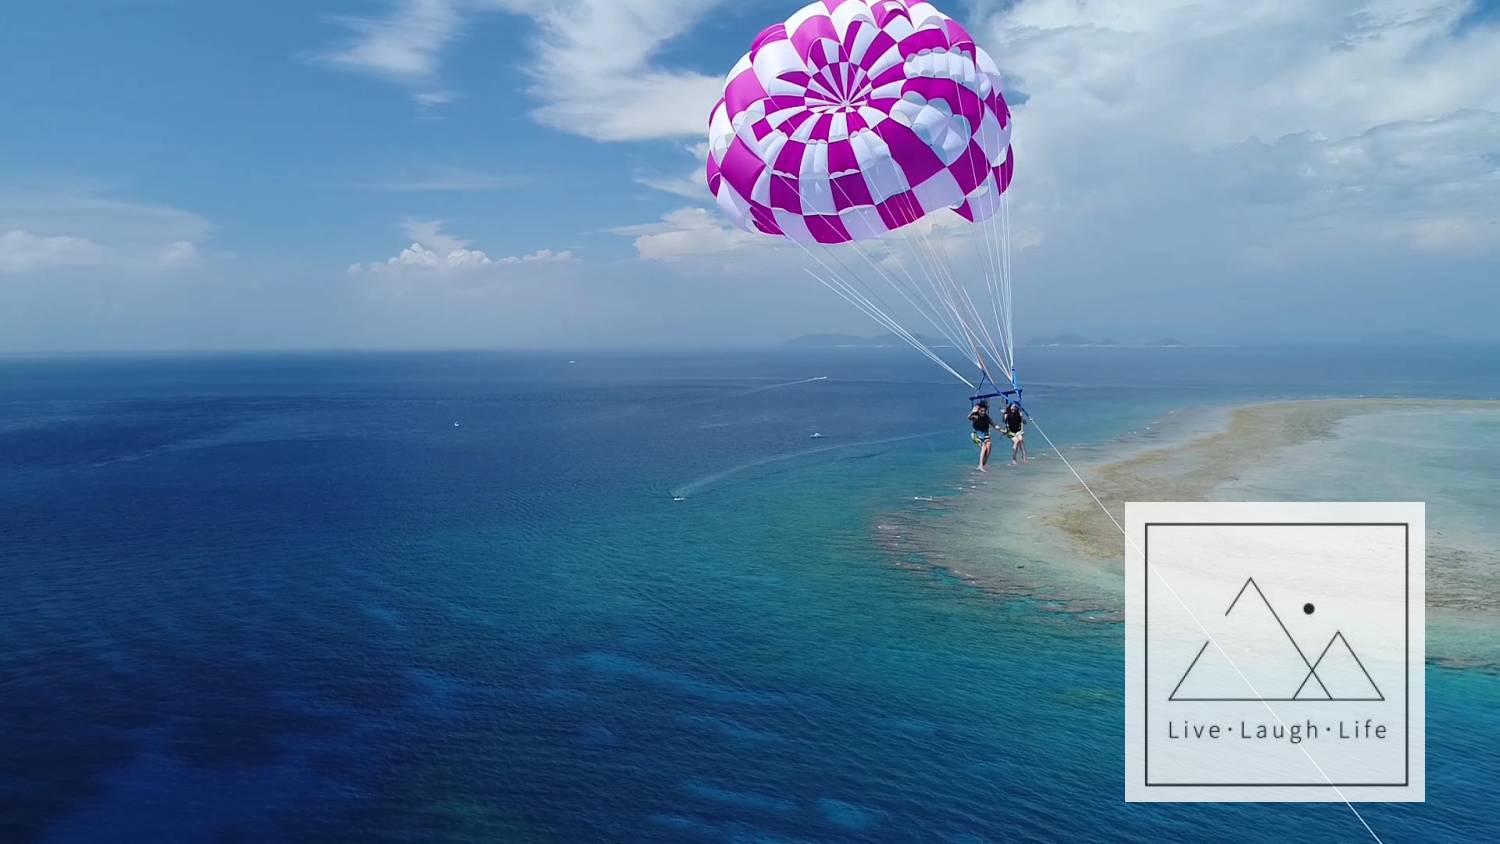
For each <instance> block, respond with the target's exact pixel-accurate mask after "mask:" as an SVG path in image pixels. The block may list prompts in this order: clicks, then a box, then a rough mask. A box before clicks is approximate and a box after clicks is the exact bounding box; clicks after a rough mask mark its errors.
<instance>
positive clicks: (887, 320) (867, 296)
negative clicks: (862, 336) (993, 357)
mask: <svg viewBox="0 0 1500 844" xmlns="http://www.w3.org/2000/svg"><path fill="white" fill-rule="evenodd" d="M771 174H772V176H773V177H776V178H780V179H781V180H782V182H783V183H785V184H788V185H790V186H791V187H792V189H793V190H794V191H796V193H797V196H798V199H799V200H800V201H801V202H802V203H803V204H804V205H807V204H809V203H808V202H807V197H806V195H805V194H804V193H803V191H802V188H801V185H800V184H798V183H793V182H792V181H791V180H790V179H788V178H787V177H786V176H783V175H781V174H780V173H777V172H775V170H774V169H773V170H772V171H771ZM830 186H831V187H835V188H837V185H836V183H833V182H832V181H830ZM839 190H842V189H841V188H839ZM845 199H846V200H847V199H848V196H847V195H845ZM787 239H788V240H792V241H795V242H797V244H798V245H799V246H802V248H803V251H804V252H807V254H809V255H812V252H811V250H808V249H807V248H806V246H805V245H804V244H802V243H801V241H798V240H797V239H796V238H792V237H789V238H787ZM849 243H850V245H851V246H853V247H854V251H855V252H856V253H857V254H859V256H860V257H861V258H862V259H864V261H865V263H866V264H868V265H869V266H870V268H871V269H872V270H874V271H875V273H877V274H878V275H880V276H881V278H883V279H884V280H885V282H886V283H887V284H889V285H891V287H892V288H893V289H895V290H896V292H897V293H900V294H901V296H902V298H903V299H905V300H906V301H907V303H908V304H910V305H911V306H912V307H913V308H915V309H916V310H917V311H918V313H921V314H922V316H923V317H924V318H926V319H927V321H928V322H930V323H933V327H934V328H938V330H939V332H940V333H944V334H945V336H946V332H944V331H943V330H942V328H941V327H940V326H938V325H937V324H936V322H934V320H933V319H932V317H931V316H929V315H928V314H927V313H925V312H923V311H922V309H921V308H920V307H918V306H917V305H916V303H915V302H913V301H912V299H911V297H910V296H908V295H907V294H906V292H905V291H904V290H902V288H901V285H900V284H899V283H897V281H896V280H895V279H894V278H892V277H891V276H890V275H889V274H887V273H886V272H885V271H884V270H882V269H881V268H880V266H879V264H878V263H876V261H875V260H874V259H873V258H872V257H871V256H870V255H869V254H868V253H867V252H866V251H865V250H864V249H863V248H862V247H861V246H860V244H859V241H857V240H851V241H849ZM819 245H820V246H822V247H823V251H824V252H825V253H827V254H828V256H829V258H830V259H831V260H833V261H834V262H836V263H837V264H838V265H839V266H840V267H842V268H843V270H844V272H845V274H846V275H847V276H848V278H843V277H839V278H838V281H839V282H840V283H841V284H842V285H843V287H844V288H845V289H846V290H847V291H848V292H849V293H851V294H855V295H858V296H859V298H861V299H862V300H864V304H865V306H866V307H869V308H872V309H874V310H875V311H877V312H879V313H880V314H881V317H882V319H877V322H880V323H881V324H882V325H886V326H887V327H888V328H889V327H892V326H894V327H895V328H896V329H899V330H897V331H896V332H895V333H897V334H898V336H901V337H902V339H903V340H906V341H907V342H908V343H915V342H918V340H917V337H916V336H915V335H914V334H912V333H911V332H910V331H908V330H907V329H905V328H904V327H902V326H901V325H900V323H899V322H897V320H896V319H895V318H894V317H892V316H891V315H890V314H889V313H888V312H887V311H888V310H889V307H890V306H889V305H887V304H886V303H885V302H884V300H883V299H881V297H880V295H879V294H878V293H876V292H875V290H874V289H873V287H872V285H870V284H869V283H868V282H866V281H865V280H863V279H861V278H860V276H859V274H858V273H855V272H853V271H852V270H850V269H849V266H848V265H847V264H845V263H844V261H843V260H842V259H840V258H839V257H838V256H837V254H836V253H834V251H833V250H832V249H830V248H829V247H828V246H827V245H826V244H822V243H820V244H819ZM818 263H819V265H821V266H822V267H823V269H824V270H825V271H827V272H828V273H829V274H831V275H834V276H837V273H835V272H834V270H833V269H832V268H831V267H829V266H828V265H827V264H826V263H824V262H823V261H821V260H820V261H818ZM903 271H904V268H903ZM908 277H910V274H909V273H908ZM850 279H853V280H854V281H859V282H860V283H861V287H863V288H864V290H863V291H860V290H858V289H856V288H855V286H854V284H853V283H852V282H851V281H850ZM825 286H827V283H826V282H825ZM913 289H914V290H917V289H919V288H917V287H916V285H915V282H913ZM846 298H847V297H846ZM872 299H873V300H874V301H871V300H872ZM877 303H878V304H877ZM933 310H934V312H936V309H933ZM866 313H869V312H868V311H866ZM872 318H874V317H873V315H872ZM950 342H952V341H951V339H950ZM921 346H922V348H923V349H926V350H927V353H929V354H935V353H932V352H931V350H930V349H927V347H926V345H925V344H921Z"/></svg>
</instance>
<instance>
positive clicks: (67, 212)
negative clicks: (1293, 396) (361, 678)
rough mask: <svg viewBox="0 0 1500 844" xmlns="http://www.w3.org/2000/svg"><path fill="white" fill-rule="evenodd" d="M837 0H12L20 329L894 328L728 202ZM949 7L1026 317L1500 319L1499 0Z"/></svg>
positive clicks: (65, 339)
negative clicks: (751, 148) (758, 115)
mask: <svg viewBox="0 0 1500 844" xmlns="http://www.w3.org/2000/svg"><path fill="white" fill-rule="evenodd" d="M799 5H800V4H799V3H797V2H795V0H793V2H772V1H771V0H386V1H385V2H381V0H361V1H360V2H355V0H344V2H321V1H320V0H297V2H281V1H280V0H264V2H260V3H254V4H248V3H202V2H193V0H116V2H109V3H85V2H78V1H77V0H57V2H48V3H38V2H30V3H15V4H10V5H9V7H8V8H7V11H6V22H5V25H4V26H3V27H0V73H3V75H4V78H5V79H6V80H7V82H8V84H6V85H5V86H0V114H3V115H4V125H3V127H0V350H5V351H19V352H47V351H72V350H167V349H189V350H193V349H201V350H229V349H308V348H372V349H373V348H517V347H554V348H584V347H608V346H701V345H752V344H762V343H775V342H779V341H781V340H783V339H786V338H788V337H792V336H795V335H798V334H803V333H822V332H849V333H858V334H875V333H879V332H880V330H881V329H880V328H879V327H878V326H876V325H874V324H873V323H869V322H867V321H866V320H865V318H864V317H863V316H862V315H860V314H859V313H857V312H855V311H854V309H852V308H850V307H849V306H848V305H846V304H845V303H844V302H842V301H840V300H838V299H837V298H836V297H834V296H833V295H832V294H830V293H829V292H828V291H827V290H824V289H823V288H821V287H820V286H818V285H817V284H816V283H815V282H813V281H811V280H809V279H808V278H807V277H806V275H805V274H804V272H803V263H804V262H805V259H804V258H802V257H801V256H800V255H799V254H798V253H796V252H794V251H792V250H788V249H785V248H776V245H775V244H774V243H771V242H770V241H772V240H773V239H771V238H766V237H763V236H757V235H751V234H749V233H746V232H742V231H740V230H738V229H735V228H733V227H732V226H731V225H730V224H729V223H728V222H727V221H726V220H724V219H723V218H722V217H721V216H720V215H719V213H718V211H717V210H716V208H715V207H714V205H713V201H712V197H711V196H710V195H709V193H708V191H707V188H706V187H705V185H704V180H703V176H702V171H703V158H704V155H705V151H706V144H705V140H706V137H705V136H706V131H705V129H706V122H707V115H708V112H709V109H710V108H711V107H712V105H713V102H714V100H715V98H716V96H717V95H718V94H719V93H720V92H721V91H722V89H723V83H724V74H725V73H726V72H727V71H728V69H729V68H730V67H731V66H732V65H733V64H734V63H735V62H736V61H737V60H738V59H739V57H740V56H741V55H742V54H743V53H744V52H745V50H746V49H747V48H748V46H749V44H750V41H751V39H752V38H754V36H755V35H756V33H758V32H759V31H760V30H761V29H763V28H764V27H765V26H767V25H769V24H771V23H775V22H780V21H782V20H784V19H785V18H786V17H788V16H789V15H790V14H791V13H792V12H794V11H795V10H796V8H797V7H798V6H799ZM940 5H942V4H940ZM943 8H945V10H946V11H948V12H950V13H951V14H953V15H955V16H956V17H958V18H960V19H962V20H964V21H965V22H966V23H967V24H968V26H969V28H970V29H971V31H973V32H974V33H975V35H976V37H977V39H978V40H979V41H980V42H981V44H982V45H983V46H985V47H986V49H987V50H989V52H990V53H991V54H992V55H994V57H995V59H996V62H997V63H998V65H999V67H1000V69H1001V72H1002V74H1003V75H1004V78H1005V88H1004V90H1005V92H1006V95H1007V98H1008V99H1009V101H1010V102H1011V104H1012V107H1013V110H1014V120H1015V135H1014V139H1015V140H1014V143H1015V154H1016V161H1017V167H1016V176H1015V182H1014V183H1013V185H1012V188H1011V193H1010V197H1011V198H1010V203H1011V215H1012V240H1011V260H1012V266H1013V278H1014V282H1013V283H1014V288H1015V301H1014V321H1015V325H1016V333H1017V334H1018V335H1019V337H1020V338H1021V339H1022V340H1025V339H1026V338H1028V337H1039V336H1045V335H1052V334H1059V333H1074V334H1080V335H1084V336H1089V337H1105V336H1108V337H1111V338H1116V339H1120V340H1123V341H1127V342H1129V341H1140V340H1151V339H1155V338H1158V337H1162V336H1166V335H1170V336H1173V337H1176V338H1179V339H1182V340H1186V341H1189V342H1228V343H1258V342H1295V341H1298V340H1306V339H1317V340H1326V339H1332V340H1358V339H1362V338H1365V337H1368V336H1373V335H1378V334H1383V333H1399V332H1418V331H1426V332H1435V333H1439V334H1443V335H1447V336H1450V337H1454V338H1458V339H1465V340H1497V341H1500V321H1497V318H1496V317H1497V314H1500V284H1497V282H1500V0H1483V2H1479V1H1478V0H1367V1H1366V0H1346V1H1345V2H1333V0H1276V1H1275V2H1273V0H1195V2H1187V0H1152V2H1149V3H1148V2H1140V3H1132V2H1123V0H1117V1H1116V2H1083V0H1017V2H963V1H962V0H950V2H948V3H947V4H946V5H943ZM944 231H951V227H950V228H945V229H944ZM955 234H956V233H955ZM966 254H968V253H966ZM973 254H975V255H976V256H977V254H978V253H973ZM974 260H976V261H977V260H978V258H977V257H976V258H975V259H974ZM956 261H957V262H958V263H959V267H958V269H959V271H960V272H964V273H969V272H977V271H978V268H977V267H976V266H972V265H969V266H965V265H963V264H962V260H961V259H956Z"/></svg>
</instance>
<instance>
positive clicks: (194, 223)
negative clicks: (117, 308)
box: [0, 188, 213, 275]
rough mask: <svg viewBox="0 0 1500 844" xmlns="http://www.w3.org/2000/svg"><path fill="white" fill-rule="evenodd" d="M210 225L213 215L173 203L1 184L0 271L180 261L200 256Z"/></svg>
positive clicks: (143, 267)
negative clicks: (16, 188)
mask: <svg viewBox="0 0 1500 844" xmlns="http://www.w3.org/2000/svg"><path fill="white" fill-rule="evenodd" d="M212 231H213V226H212V225H211V224H210V223H209V222H208V221H207V220H204V219H203V218H202V217H199V216H197V215H196V214H192V213H190V212H186V211H181V210H178V209H175V208H168V207H165V206H159V205H148V204H144V203H136V202H126V201H121V200H114V199H108V198H105V197H103V196H99V195H97V194H93V193H70V192H57V191H39V190H15V189H4V188H0V274H10V275H16V274H20V273H26V272H32V271H38V270H56V269H110V270H115V271H125V272H130V271H150V270H161V269H170V268H175V267H182V266H185V265H187V264H191V263H193V262H194V261H196V260H197V259H198V258H199V249H198V246H199V244H200V243H202V242H203V241H205V240H206V239H207V237H208V235H209V234H210V233H211V232H212Z"/></svg>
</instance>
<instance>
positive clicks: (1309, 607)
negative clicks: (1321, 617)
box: [1302, 604, 1318, 615]
mask: <svg viewBox="0 0 1500 844" xmlns="http://www.w3.org/2000/svg"><path fill="white" fill-rule="evenodd" d="M1317 610H1318V608H1317V607H1315V606H1313V605H1312V604H1303V605H1302V611H1303V612H1305V613H1307V614H1308V615H1312V614H1313V613H1315V612H1317Z"/></svg>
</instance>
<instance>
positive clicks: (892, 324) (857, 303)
mask: <svg viewBox="0 0 1500 844" xmlns="http://www.w3.org/2000/svg"><path fill="white" fill-rule="evenodd" d="M804 248H805V247H804ZM808 254H812V253H811V252H809V253H808ZM804 271H805V272H806V273H807V274H808V275H810V276H812V277H813V278H815V279H817V280H818V281H819V282H820V283H822V285H823V286H824V287H827V288H828V289H829V290H832V291H833V292H834V293H837V294H838V295H839V296H841V297H842V298H843V299H844V301H846V302H848V303H849V304H851V305H853V306H854V307H856V308H858V309H859V310H860V311H862V312H863V313H864V314H865V315H866V316H868V317H870V318H871V319H873V320H875V321H876V322H878V323H880V324H881V325H884V326H885V327H886V328H889V329H890V330H891V331H892V333H894V334H895V335H896V336H897V337H900V338H901V339H902V340H905V341H906V342H907V344H908V345H910V346H911V347H912V348H914V349H916V350H917V351H919V352H921V353H922V354H923V355H926V356H927V358H928V359H930V360H931V361H932V362H933V363H936V364H937V365H938V366H940V367H942V368H943V369H944V370H945V371H946V372H947V373H948V374H949V375H952V376H953V377H954V378H957V379H958V380H959V381H962V382H963V383H964V384H965V385H966V386H968V387H969V388H970V389H975V387H974V384H973V383H972V382H970V381H969V379H967V378H965V377H963V376H962V375H960V374H958V371H957V370H955V369H954V368H953V367H952V366H949V365H948V362H947V361H945V360H943V359H942V358H941V357H939V356H938V354H937V353H936V352H934V351H933V350H931V349H929V348H928V347H927V346H926V345H925V344H924V343H922V341H920V340H918V339H917V338H916V337H914V336H913V335H912V334H911V333H910V332H908V331H907V330H906V329H905V328H902V327H901V324H900V323H898V322H896V321H895V320H893V319H891V318H890V317H889V316H888V315H886V314H885V313H884V312H882V311H881V310H880V309H878V308H876V307H875V306H873V305H871V304H869V302H868V300H866V299H865V298H864V297H862V296H860V295H859V292H858V291H856V290H852V289H850V288H849V285H848V284H847V283H843V282H842V280H839V283H834V282H830V281H829V280H827V279H825V278H823V277H822V276H820V275H818V274H817V273H815V272H813V271H812V270H810V269H806V270H804Z"/></svg>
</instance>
